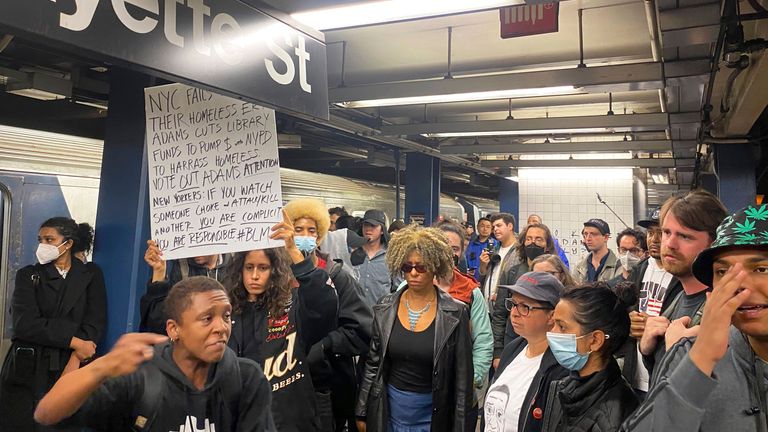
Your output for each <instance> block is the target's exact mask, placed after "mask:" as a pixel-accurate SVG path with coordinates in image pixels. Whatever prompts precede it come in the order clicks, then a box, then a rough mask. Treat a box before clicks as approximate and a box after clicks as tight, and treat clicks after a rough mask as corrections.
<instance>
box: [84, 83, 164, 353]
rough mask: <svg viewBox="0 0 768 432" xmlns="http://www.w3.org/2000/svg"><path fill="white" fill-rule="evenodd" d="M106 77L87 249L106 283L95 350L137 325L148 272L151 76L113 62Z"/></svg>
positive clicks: (111, 342) (107, 344)
mask: <svg viewBox="0 0 768 432" xmlns="http://www.w3.org/2000/svg"><path fill="white" fill-rule="evenodd" d="M110 81H111V82H112V84H113V85H112V86H111V88H110V94H109V117H108V118H107V128H106V134H105V140H104V154H103V158H102V165H101V184H100V187H99V203H98V214H97V217H96V242H95V248H94V254H93V260H94V262H95V263H97V264H98V265H99V266H101V268H102V270H103V271H104V279H105V282H106V287H107V320H108V321H107V334H106V338H105V340H104V341H103V342H102V344H101V345H100V347H99V351H101V352H105V351H107V350H108V349H109V348H110V347H112V345H113V344H114V343H115V341H116V340H117V339H118V338H119V337H120V335H122V334H123V333H126V332H129V331H135V330H137V329H138V325H139V322H138V320H139V299H140V298H141V295H142V294H143V293H144V291H145V289H146V285H147V280H149V276H150V270H149V267H148V266H147V265H146V264H145V263H144V251H145V250H146V241H147V239H149V238H150V230H149V199H148V188H147V157H146V154H145V145H144V129H145V120H144V88H145V87H149V86H152V85H154V81H155V79H154V78H152V77H149V76H147V75H143V74H139V73H135V72H130V71H127V70H122V69H117V68H115V69H112V72H111V80H110Z"/></svg>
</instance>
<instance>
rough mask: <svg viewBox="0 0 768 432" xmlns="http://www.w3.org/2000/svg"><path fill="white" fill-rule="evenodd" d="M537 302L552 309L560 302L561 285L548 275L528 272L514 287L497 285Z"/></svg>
mask: <svg viewBox="0 0 768 432" xmlns="http://www.w3.org/2000/svg"><path fill="white" fill-rule="evenodd" d="M499 286H500V287H504V288H506V289H508V290H510V291H511V292H516V293H518V294H520V295H524V296H526V297H528V298H532V299H534V300H537V301H541V302H547V303H549V304H550V305H552V306H553V307H554V306H555V305H557V302H559V301H560V296H561V295H562V294H563V290H564V289H565V288H563V284H562V283H560V281H559V280H558V279H557V278H556V277H554V276H552V275H551V274H549V273H545V272H528V273H525V274H523V275H522V276H520V278H518V279H517V282H515V284H514V285H499Z"/></svg>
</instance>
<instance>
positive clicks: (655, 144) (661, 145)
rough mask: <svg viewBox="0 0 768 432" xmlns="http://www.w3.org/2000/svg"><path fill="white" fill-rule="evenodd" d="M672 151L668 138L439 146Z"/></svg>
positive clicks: (464, 150)
mask: <svg viewBox="0 0 768 432" xmlns="http://www.w3.org/2000/svg"><path fill="white" fill-rule="evenodd" d="M624 151H645V152H666V151H672V141H670V140H642V141H590V142H551V143H535V144H519V143H507V144H468V145H452V146H442V147H440V153H442V154H508V153H581V152H586V153H599V152H624Z"/></svg>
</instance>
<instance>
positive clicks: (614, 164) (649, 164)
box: [480, 158, 692, 168]
mask: <svg viewBox="0 0 768 432" xmlns="http://www.w3.org/2000/svg"><path fill="white" fill-rule="evenodd" d="M680 162H681V161H680V160H678V161H677V163H678V164H679V163H680ZM480 163H481V164H482V165H483V166H484V167H488V168H591V167H605V168H674V167H675V166H676V165H675V159H672V158H665V159H567V160H503V159H499V160H484V161H481V162H480ZM691 163H692V162H691Z"/></svg>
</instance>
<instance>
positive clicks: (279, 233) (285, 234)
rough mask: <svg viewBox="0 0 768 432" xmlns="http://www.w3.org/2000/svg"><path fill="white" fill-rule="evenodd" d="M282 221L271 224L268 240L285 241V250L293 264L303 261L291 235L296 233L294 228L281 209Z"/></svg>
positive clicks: (302, 256)
mask: <svg viewBox="0 0 768 432" xmlns="http://www.w3.org/2000/svg"><path fill="white" fill-rule="evenodd" d="M282 213H283V221H282V222H278V223H277V224H275V225H274V226H272V233H271V234H270V235H269V239H270V240H282V241H284V242H285V250H286V251H288V254H289V255H290V256H291V260H293V263H294V264H298V263H300V262H302V261H304V255H303V254H302V253H301V251H300V250H299V248H298V247H296V242H295V241H294V240H293V237H294V236H295V235H296V229H295V228H294V227H293V221H292V220H291V219H290V218H289V217H288V215H287V214H286V213H285V210H282Z"/></svg>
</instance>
